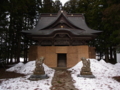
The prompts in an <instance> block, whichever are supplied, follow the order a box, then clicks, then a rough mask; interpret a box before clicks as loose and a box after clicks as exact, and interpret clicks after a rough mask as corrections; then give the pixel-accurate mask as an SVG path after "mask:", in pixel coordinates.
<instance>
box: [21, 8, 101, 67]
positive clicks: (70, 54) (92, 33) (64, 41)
mask: <svg viewBox="0 0 120 90" xmlns="http://www.w3.org/2000/svg"><path fill="white" fill-rule="evenodd" d="M22 33H23V34H24V35H25V36H26V37H27V38H29V39H31V40H33V41H35V42H36V45H34V46H31V47H30V49H29V53H28V56H29V57H28V58H29V61H31V60H36V59H39V58H40V57H41V56H44V57H45V61H44V63H45V64H46V65H48V66H49V67H72V66H74V65H75V64H77V63H78V62H79V61H80V60H81V57H86V58H95V48H94V47H89V46H88V42H89V41H90V40H92V39H94V38H95V37H96V36H97V35H98V34H99V33H100V31H98V30H93V29H90V28H89V27H88V26H87V25H86V23H85V17H84V15H83V14H68V13H67V12H65V11H63V10H60V11H59V12H58V13H47V14H46V13H43V14H41V15H40V18H39V21H38V24H37V26H36V27H35V28H34V29H32V30H29V31H22Z"/></svg>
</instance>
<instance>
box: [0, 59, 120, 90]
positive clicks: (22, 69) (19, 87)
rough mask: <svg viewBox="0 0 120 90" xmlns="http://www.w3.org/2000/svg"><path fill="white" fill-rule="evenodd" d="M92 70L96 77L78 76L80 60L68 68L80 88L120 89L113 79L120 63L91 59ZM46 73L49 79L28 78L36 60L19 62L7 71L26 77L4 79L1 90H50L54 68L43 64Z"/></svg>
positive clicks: (118, 73) (119, 84)
mask: <svg viewBox="0 0 120 90" xmlns="http://www.w3.org/2000/svg"><path fill="white" fill-rule="evenodd" d="M90 61H91V70H92V72H93V75H94V76H95V77H96V78H93V79H92V78H82V77H77V75H78V74H80V70H81V67H82V62H79V63H78V64H77V65H75V66H74V67H72V68H70V69H68V70H70V71H71V76H72V77H73V82H74V85H75V87H76V88H78V90H120V83H119V82H117V81H116V80H114V79H112V77H113V76H120V63H117V64H115V65H112V64H110V63H106V62H104V61H103V60H100V61H97V60H95V59H90ZM43 66H44V69H45V72H46V74H47V75H48V76H49V77H50V78H49V79H44V80H39V81H30V80H28V78H29V77H30V75H31V74H32V73H33V70H34V68H35V61H31V62H28V63H27V64H23V63H18V64H16V65H15V66H13V67H11V68H9V69H7V71H14V72H17V73H22V74H25V75H26V76H25V77H18V78H13V79H12V78H11V79H7V80H6V79H2V80H1V81H2V83H1V84H0V90H50V87H51V80H52V78H53V76H54V71H55V70H53V69H51V68H49V67H48V66H46V65H45V64H43Z"/></svg>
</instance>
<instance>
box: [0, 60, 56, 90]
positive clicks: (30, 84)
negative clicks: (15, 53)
mask: <svg viewBox="0 0 120 90" xmlns="http://www.w3.org/2000/svg"><path fill="white" fill-rule="evenodd" d="M43 66H44V70H45V73H46V74H47V75H48V76H49V78H48V79H44V80H39V81H30V80H28V78H29V77H30V75H32V73H33V70H34V68H35V61H31V62H28V63H27V64H23V63H18V64H16V65H15V66H13V67H11V68H9V69H7V70H6V71H11V72H12V71H14V72H17V73H21V74H25V75H26V76H25V77H18V78H13V79H12V78H11V79H7V80H2V81H3V82H2V83H1V85H0V90H50V89H49V88H50V87H51V81H52V78H53V75H54V72H55V70H53V69H51V68H49V67H48V66H46V65H45V64H43Z"/></svg>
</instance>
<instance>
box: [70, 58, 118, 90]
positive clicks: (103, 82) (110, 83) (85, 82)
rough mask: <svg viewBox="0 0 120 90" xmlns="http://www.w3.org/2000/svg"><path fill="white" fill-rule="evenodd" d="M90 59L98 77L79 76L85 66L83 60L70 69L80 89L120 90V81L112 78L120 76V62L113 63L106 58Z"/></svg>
mask: <svg viewBox="0 0 120 90" xmlns="http://www.w3.org/2000/svg"><path fill="white" fill-rule="evenodd" d="M90 61H91V71H92V72H93V75H94V76H95V77H96V78H83V77H77V75H78V74H80V70H81V68H82V66H83V64H82V62H79V63H78V64H77V65H75V66H74V67H72V68H70V69H68V70H69V71H72V72H71V76H72V78H73V82H74V85H75V87H76V88H78V90H120V83H119V82H117V81H116V80H114V79H113V78H112V77H113V76H120V63H117V64H115V65H112V64H110V63H106V62H105V61H104V60H100V61H97V60H95V59H90Z"/></svg>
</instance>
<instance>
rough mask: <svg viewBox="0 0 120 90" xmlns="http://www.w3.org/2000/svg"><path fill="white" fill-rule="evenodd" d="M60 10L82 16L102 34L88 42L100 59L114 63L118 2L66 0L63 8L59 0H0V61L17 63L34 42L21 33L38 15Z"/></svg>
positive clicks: (119, 34)
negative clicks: (94, 48)
mask: <svg viewBox="0 0 120 90" xmlns="http://www.w3.org/2000/svg"><path fill="white" fill-rule="evenodd" d="M60 9H63V10H65V11H67V12H68V13H83V14H84V16H85V20H86V23H87V25H88V26H89V27H90V28H92V29H95V30H101V31H102V33H101V34H100V35H99V36H98V37H97V38H96V39H95V40H92V41H90V42H89V45H90V46H94V47H96V52H97V55H98V56H99V57H100V59H101V58H102V57H103V56H105V61H106V62H110V63H116V52H119V51H120V0H69V1H68V2H66V3H65V4H64V5H62V4H61V2H60V1H59V0H55V1H53V0H0V61H4V62H5V63H7V64H8V63H13V59H14V60H15V63H18V62H20V57H24V62H27V54H28V50H29V47H30V45H35V44H36V43H35V42H33V41H31V40H29V39H28V38H25V36H24V35H22V33H21V31H22V30H30V29H33V28H34V27H35V26H36V24H37V22H38V19H39V16H40V13H57V12H58V11H59V10H60Z"/></svg>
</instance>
